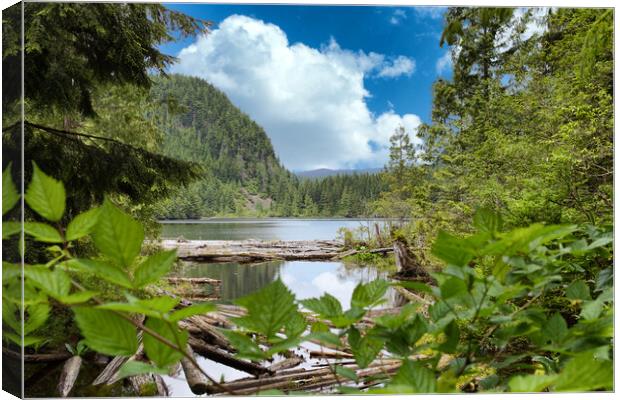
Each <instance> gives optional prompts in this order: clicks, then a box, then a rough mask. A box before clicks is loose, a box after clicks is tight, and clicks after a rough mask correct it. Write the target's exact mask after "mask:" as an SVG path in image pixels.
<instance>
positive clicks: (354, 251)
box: [332, 247, 394, 260]
mask: <svg viewBox="0 0 620 400" xmlns="http://www.w3.org/2000/svg"><path fill="white" fill-rule="evenodd" d="M392 251H394V248H393V247H381V248H378V249H367V250H357V249H352V250H348V251H345V252H343V253H340V254H338V255H336V256H335V257H333V258H332V260H341V259H343V258H345V257H349V256H354V255H356V254H358V253H369V254H383V255H385V254H386V253H390V252H392Z"/></svg>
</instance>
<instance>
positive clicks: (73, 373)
mask: <svg viewBox="0 0 620 400" xmlns="http://www.w3.org/2000/svg"><path fill="white" fill-rule="evenodd" d="M81 366H82V357H80V356H73V357H71V358H70V359H68V360H67V361H65V364H64V365H63V366H62V372H61V373H60V379H59V382H58V387H57V389H58V394H59V395H60V397H67V396H68V395H69V393H71V389H73V385H74V384H75V381H76V379H77V377H78V375H79V373H80V367H81Z"/></svg>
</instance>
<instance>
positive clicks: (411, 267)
mask: <svg viewBox="0 0 620 400" xmlns="http://www.w3.org/2000/svg"><path fill="white" fill-rule="evenodd" d="M394 260H395V262H396V274H395V275H394V276H395V277H396V278H398V279H401V278H402V279H408V280H416V281H421V282H428V283H434V282H435V279H434V278H433V277H432V276H431V275H430V274H429V273H428V271H427V270H426V268H424V266H423V265H422V263H421V262H420V260H419V259H418V256H417V255H416V254H414V253H412V252H411V251H409V249H408V248H407V244H406V243H404V242H402V241H400V240H395V241H394Z"/></svg>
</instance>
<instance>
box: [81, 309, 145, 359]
mask: <svg viewBox="0 0 620 400" xmlns="http://www.w3.org/2000/svg"><path fill="white" fill-rule="evenodd" d="M73 312H74V313H75V321H76V322H77V325H78V327H79V328H80V331H81V332H82V335H83V336H84V339H85V343H86V344H87V345H88V347H90V348H91V349H93V350H95V351H98V352H100V353H103V354H107V355H112V356H130V355H133V354H134V353H135V352H136V350H137V349H138V339H137V336H136V328H135V327H134V326H133V325H132V324H131V323H129V322H128V321H126V320H125V319H123V318H122V317H121V316H119V315H117V314H115V313H113V312H111V311H106V310H97V309H95V308H91V307H82V306H80V307H73Z"/></svg>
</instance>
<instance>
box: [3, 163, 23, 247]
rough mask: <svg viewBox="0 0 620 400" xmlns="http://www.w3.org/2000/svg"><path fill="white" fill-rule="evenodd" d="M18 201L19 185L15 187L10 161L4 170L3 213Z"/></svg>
mask: <svg viewBox="0 0 620 400" xmlns="http://www.w3.org/2000/svg"><path fill="white" fill-rule="evenodd" d="M18 201H19V193H18V192H17V187H15V184H14V183H13V178H12V177H11V163H9V164H8V165H7V167H6V168H5V169H4V171H3V172H2V215H4V214H6V213H7V212H9V211H11V210H12V209H13V207H15V205H16V204H17V202H18ZM3 230H4V229H3ZM3 235H4V233H3ZM3 237H4V236H3Z"/></svg>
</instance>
